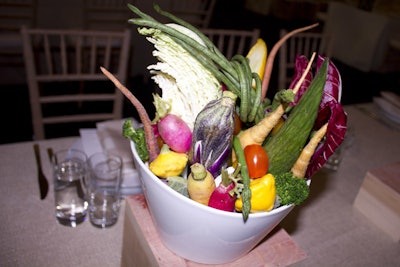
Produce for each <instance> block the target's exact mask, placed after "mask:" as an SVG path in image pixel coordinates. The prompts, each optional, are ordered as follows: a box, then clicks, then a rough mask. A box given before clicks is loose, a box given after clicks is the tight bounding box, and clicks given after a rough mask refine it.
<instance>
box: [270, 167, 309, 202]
mask: <svg viewBox="0 0 400 267" xmlns="http://www.w3.org/2000/svg"><path fill="white" fill-rule="evenodd" d="M275 186H276V193H277V195H278V201H279V203H280V204H282V205H290V204H293V205H299V204H300V203H302V202H303V201H304V200H306V199H307V197H308V195H309V193H310V188H309V187H308V185H307V180H306V179H305V178H297V177H295V176H294V175H293V173H291V172H286V173H283V174H280V175H276V176H275Z"/></svg>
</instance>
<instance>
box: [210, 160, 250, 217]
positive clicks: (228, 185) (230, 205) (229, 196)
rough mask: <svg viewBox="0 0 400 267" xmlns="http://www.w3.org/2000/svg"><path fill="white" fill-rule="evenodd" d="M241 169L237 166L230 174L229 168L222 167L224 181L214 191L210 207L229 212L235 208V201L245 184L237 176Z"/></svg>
mask: <svg viewBox="0 0 400 267" xmlns="http://www.w3.org/2000/svg"><path fill="white" fill-rule="evenodd" d="M239 170H240V168H237V169H236V170H235V172H234V173H233V174H228V171H227V170H225V169H222V172H221V176H222V181H221V183H220V184H219V185H218V186H217V188H215V190H214V191H213V192H212V194H211V196H210V199H209V201H208V206H209V207H212V208H215V209H219V210H223V211H229V212H233V211H234V210H235V201H236V199H237V197H238V195H239V191H240V190H241V188H242V187H243V184H239V183H238V180H239V178H236V177H238V172H239Z"/></svg>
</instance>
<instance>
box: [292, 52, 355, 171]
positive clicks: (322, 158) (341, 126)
mask: <svg viewBox="0 0 400 267" xmlns="http://www.w3.org/2000/svg"><path fill="white" fill-rule="evenodd" d="M324 59H325V58H324V57H323V56H320V55H319V56H318V58H317V63H316V71H315V73H317V72H318V70H319V68H320V67H321V65H322V63H323V61H324ZM307 64H308V59H307V58H306V57H305V56H303V55H298V56H297V57H296V63H295V74H294V76H293V79H292V82H291V84H290V88H293V87H294V86H295V84H296V83H297V81H298V80H299V79H300V77H301V75H302V73H303V72H304V71H305V69H306V67H307ZM313 77H314V76H313V74H312V72H311V70H310V72H309V73H307V76H306V79H305V80H304V81H303V83H302V85H301V87H300V89H299V91H298V93H297V94H296V97H295V101H294V102H293V105H295V104H297V103H298V101H299V100H300V98H301V96H302V95H303V94H304V92H305V91H306V90H307V88H308V86H309V85H310V83H311V80H312V79H313ZM341 96H342V79H341V76H340V73H339V70H338V69H337V68H336V66H335V65H334V64H333V62H332V61H329V66H328V74H327V78H326V82H325V87H324V92H323V95H322V99H321V103H320V106H319V110H318V116H317V119H316V121H315V124H314V130H318V129H319V128H320V127H321V126H322V125H324V124H325V123H326V122H328V127H327V132H326V135H325V139H324V140H323V141H322V142H321V143H320V144H319V146H318V147H317V149H316V150H315V152H314V154H313V156H312V157H311V161H310V163H309V165H308V168H307V171H306V175H305V176H306V178H309V177H311V176H312V175H313V174H314V173H315V172H316V171H318V170H319V169H320V168H322V166H323V165H324V164H325V163H326V161H327V160H328V158H329V157H330V156H332V154H333V153H334V152H335V150H336V149H337V148H338V147H339V146H340V144H341V143H342V142H343V140H344V136H345V134H346V131H347V114H346V113H345V111H344V110H343V107H342V105H341V103H340V100H341Z"/></svg>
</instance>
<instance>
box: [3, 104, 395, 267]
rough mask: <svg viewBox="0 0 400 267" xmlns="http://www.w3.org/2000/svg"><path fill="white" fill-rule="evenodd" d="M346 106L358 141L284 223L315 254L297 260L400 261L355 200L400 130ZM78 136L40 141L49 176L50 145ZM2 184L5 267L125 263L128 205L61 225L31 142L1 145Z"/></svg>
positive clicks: (390, 157) (390, 156) (391, 155)
mask: <svg viewBox="0 0 400 267" xmlns="http://www.w3.org/2000/svg"><path fill="white" fill-rule="evenodd" d="M362 106H364V107H366V108H372V107H373V105H372V104H367V105H362ZM345 110H346V111H347V112H348V114H349V117H348V119H349V126H350V127H351V131H352V132H353V134H354V141H353V144H352V146H351V147H350V148H349V149H348V150H347V152H346V154H345V157H344V159H343V161H342V163H341V165H340V167H339V170H338V171H337V172H327V171H320V172H319V173H318V174H317V175H316V176H315V177H314V178H313V181H312V184H311V195H310V198H309V199H308V200H307V201H306V202H305V203H304V204H303V205H301V206H299V207H296V208H295V209H294V210H293V212H292V213H290V214H289V216H288V217H287V218H285V219H284V221H283V222H282V224H281V226H282V227H283V228H284V229H285V230H286V231H287V232H288V233H289V234H290V235H291V236H292V238H293V239H294V240H295V241H296V242H297V243H298V245H299V246H300V247H301V248H302V249H303V250H304V251H305V252H306V253H307V254H308V257H307V259H306V260H304V261H302V262H299V263H297V264H295V265H294V266H351V267H353V266H399V263H400V245H399V243H396V242H394V241H393V240H392V239H391V238H390V237H389V236H387V235H386V234H385V233H384V232H383V231H381V230H380V229H379V228H377V227H376V226H375V225H373V224H372V223H371V222H370V221H368V219H366V218H365V217H364V216H363V215H362V214H361V213H359V212H358V211H357V210H356V209H354V208H353V201H354V199H355V197H356V195H357V192H358V189H359V187H360V185H361V183H362V180H363V178H364V176H365V174H366V172H367V171H368V170H370V169H374V168H377V167H381V166H383V165H385V164H388V163H391V162H395V161H400V152H399V148H400V132H399V131H398V130H395V129H392V128H389V127H387V126H386V125H384V124H382V123H380V122H379V121H377V120H375V119H372V118H371V117H369V116H367V115H365V114H364V113H363V112H361V111H360V110H359V109H358V108H357V107H355V106H350V107H345ZM77 140H78V137H73V138H62V139H53V140H47V141H40V142H39V144H40V146H41V152H42V161H43V168H44V171H45V174H46V175H47V177H48V178H51V170H50V163H49V160H48V158H47V155H46V153H45V151H46V149H47V148H48V147H52V148H53V149H54V150H57V149H61V148H68V147H70V146H71V145H73V144H74V143H75V142H76V141H77ZM0 182H1V186H0V203H2V205H0V214H1V215H2V224H1V230H0V240H1V249H0V266H33V267H35V266H40V267H43V266H102V267H103V266H120V263H121V248H122V232H123V220H124V205H125V203H122V207H121V212H120V217H119V220H118V223H117V224H116V225H114V226H113V227H111V228H109V229H105V230H100V229H97V228H95V227H93V226H92V225H91V224H90V223H89V222H87V221H86V222H84V223H82V224H81V225H78V227H77V228H75V229H73V228H68V227H65V226H62V225H59V224H58V223H57V222H56V219H55V214H54V194H53V191H52V190H53V184H52V181H51V180H50V191H49V194H48V196H47V198H46V199H45V200H40V198H39V188H38V184H37V176H36V165H35V159H34V153H33V147H32V142H24V143H16V144H7V145H0Z"/></svg>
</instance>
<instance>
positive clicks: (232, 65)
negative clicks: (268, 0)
mask: <svg viewBox="0 0 400 267" xmlns="http://www.w3.org/2000/svg"><path fill="white" fill-rule="evenodd" d="M128 6H129V8H130V9H131V10H132V11H133V12H134V13H135V14H136V15H137V16H138V18H133V19H130V20H129V22H131V23H133V24H135V25H137V26H138V27H139V28H138V31H139V33H140V34H142V35H145V36H147V39H148V40H149V42H151V43H152V44H153V45H154V47H155V49H156V50H155V51H154V52H153V55H154V56H155V57H156V58H157V59H158V63H157V64H154V65H151V66H149V69H150V71H151V72H152V74H154V76H153V78H154V80H155V81H156V83H158V85H159V86H160V88H161V89H162V96H159V95H154V104H155V106H156V110H157V112H156V114H155V118H154V119H153V121H151V120H150V119H149V116H148V114H146V112H145V110H144V108H143V106H142V105H141V104H140V103H139V101H137V99H136V98H135V96H134V95H132V94H131V93H130V91H129V90H128V89H127V88H126V87H124V86H123V85H122V84H121V83H119V82H118V80H117V79H116V78H115V77H114V76H113V75H112V74H111V73H109V72H108V71H107V70H106V69H104V68H101V70H102V71H103V73H104V74H105V75H106V76H107V77H109V79H110V80H111V81H113V82H114V84H115V85H116V87H117V88H118V89H120V90H121V92H122V93H123V94H124V95H125V96H126V97H127V98H128V99H129V100H130V101H131V102H132V104H133V105H134V106H135V107H136V109H137V110H138V113H139V115H140V119H141V122H142V123H143V128H141V129H134V128H133V126H132V122H131V121H129V120H127V121H126V122H125V124H124V126H123V129H122V134H123V135H124V136H125V137H127V138H129V139H130V140H132V141H133V142H135V144H136V149H137V151H138V154H139V155H140V157H141V159H142V160H143V161H144V162H148V163H149V169H150V170H151V171H152V172H153V174H154V175H156V176H158V177H159V178H162V179H165V180H166V181H167V184H168V185H169V186H170V187H171V188H173V189H175V190H176V191H177V192H179V193H181V194H183V195H185V196H187V197H189V198H191V199H192V200H194V201H196V202H199V203H201V204H203V205H208V206H209V207H212V208H216V209H220V210H223V211H227V212H241V213H242V214H243V219H244V221H246V220H247V219H248V216H249V214H250V213H254V212H268V211H270V210H272V209H274V208H276V207H279V206H281V205H299V204H301V203H302V202H303V201H304V200H305V199H306V198H307V197H308V195H309V186H308V183H307V181H308V180H309V179H311V177H312V175H313V174H314V173H315V172H316V171H317V170H319V169H320V168H321V167H322V166H323V164H324V163H325V162H326V160H327V159H328V158H329V156H330V155H332V154H333V152H334V150H335V149H336V148H337V147H338V146H339V145H340V144H341V143H342V141H343V138H344V135H345V132H346V114H345V112H344V111H343V109H342V106H341V104H340V97H341V78H340V74H339V71H338V70H337V69H336V67H335V65H334V64H333V63H332V62H331V61H330V60H329V59H328V58H324V57H322V56H318V57H317V64H316V66H317V67H316V70H315V73H313V70H312V68H311V65H312V63H313V61H314V59H315V54H314V55H313V56H312V57H311V59H310V61H309V60H308V59H307V58H306V57H304V56H301V55H299V56H298V57H297V58H296V71H295V74H294V77H293V80H292V84H291V85H290V89H283V88H280V90H278V91H277V92H276V94H275V96H274V98H273V99H272V101H270V100H269V99H267V98H265V95H266V92H267V87H268V84H269V79H270V75H271V70H272V66H273V61H274V57H275V54H276V53H277V51H278V49H279V47H280V46H281V45H282V43H283V42H284V41H285V40H286V39H287V38H289V37H290V36H292V35H294V34H296V33H298V32H300V31H304V30H308V29H310V28H312V27H314V26H315V25H311V26H308V27H304V28H300V29H297V30H294V31H292V32H290V33H289V34H288V35H286V36H285V37H283V38H282V39H281V40H279V41H278V42H277V44H276V45H275V46H274V47H273V49H272V50H271V53H270V55H269V57H267V59H266V63H265V71H264V73H263V75H261V76H262V79H261V78H260V75H259V74H257V73H256V72H253V71H252V69H251V67H250V64H249V59H248V58H247V57H245V56H243V55H236V56H234V57H233V58H232V60H231V61H229V60H227V59H226V58H225V57H224V56H223V55H222V53H221V52H220V51H218V49H217V48H216V47H215V46H214V44H212V43H211V41H210V40H209V39H208V38H207V37H206V36H205V35H204V34H202V33H201V32H200V31H199V30H198V29H196V28H195V27H193V26H192V25H190V24H188V23H187V22H185V21H183V20H181V19H179V18H177V17H175V16H174V15H172V14H170V13H168V12H165V11H163V10H161V9H160V7H158V6H157V5H155V10H156V11H157V12H158V13H159V14H161V15H163V16H165V17H166V18H168V19H170V20H171V21H172V23H168V24H163V23H160V22H158V21H157V20H155V19H154V18H152V17H151V16H149V15H147V14H145V13H143V12H142V11H140V10H139V9H138V8H137V7H135V6H133V5H130V4H128ZM263 69H264V68H263ZM314 133H315V134H314ZM157 138H158V139H159V141H160V140H161V149H160V146H159V144H158V143H157ZM186 172H188V175H187V177H186V175H185V174H186ZM219 181H221V182H219Z"/></svg>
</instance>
